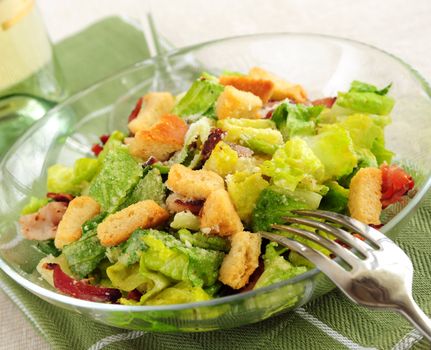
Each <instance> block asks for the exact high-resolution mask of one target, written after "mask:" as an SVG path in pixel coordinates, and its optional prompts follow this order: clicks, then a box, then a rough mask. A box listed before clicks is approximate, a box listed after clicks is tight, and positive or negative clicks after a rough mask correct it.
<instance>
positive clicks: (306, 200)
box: [252, 186, 322, 232]
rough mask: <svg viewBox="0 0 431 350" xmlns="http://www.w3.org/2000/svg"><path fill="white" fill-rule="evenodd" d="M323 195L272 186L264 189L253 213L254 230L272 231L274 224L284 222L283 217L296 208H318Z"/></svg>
mask: <svg viewBox="0 0 431 350" xmlns="http://www.w3.org/2000/svg"><path fill="white" fill-rule="evenodd" d="M321 198H322V196H320V195H318V194H317V193H314V192H305V191H295V192H290V191H286V190H284V189H280V188H277V187H275V186H270V187H267V188H266V189H264V190H263V191H262V192H261V194H260V196H259V199H258V200H257V202H256V207H255V209H254V211H253V214H252V228H253V232H258V231H270V230H271V225H272V224H280V223H283V222H284V221H283V217H284V216H289V215H291V212H292V210H295V209H317V208H318V207H319V204H320V199H321Z"/></svg>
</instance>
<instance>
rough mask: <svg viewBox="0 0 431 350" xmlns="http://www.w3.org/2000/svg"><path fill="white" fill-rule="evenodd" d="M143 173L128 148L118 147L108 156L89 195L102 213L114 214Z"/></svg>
mask: <svg viewBox="0 0 431 350" xmlns="http://www.w3.org/2000/svg"><path fill="white" fill-rule="evenodd" d="M142 171H143V170H142V167H141V166H140V165H139V163H138V162H137V161H136V160H135V159H134V158H133V157H132V156H131V155H130V154H129V152H128V150H127V148H125V147H117V148H115V149H113V150H112V151H111V152H109V153H108V154H107V155H106V158H105V160H104V162H103V164H102V168H101V169H100V172H99V173H98V174H97V176H96V177H95V178H94V179H93V181H92V182H91V184H90V188H89V191H88V192H89V195H90V196H91V197H93V198H94V199H95V200H96V201H97V202H98V203H99V204H100V206H101V208H102V211H106V212H108V213H112V212H114V211H115V210H117V209H118V208H119V207H120V206H121V204H123V203H124V201H125V200H126V196H127V195H128V193H129V192H130V191H131V190H132V189H133V188H134V187H135V185H136V184H137V182H138V181H139V179H140V178H141V176H142Z"/></svg>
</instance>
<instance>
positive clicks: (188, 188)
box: [166, 164, 224, 199]
mask: <svg viewBox="0 0 431 350" xmlns="http://www.w3.org/2000/svg"><path fill="white" fill-rule="evenodd" d="M166 186H167V187H168V188H169V189H170V190H171V191H173V192H176V193H179V194H181V195H183V196H184V197H186V198H191V199H206V198H207V197H208V196H209V195H210V193H211V192H213V191H215V190H218V189H224V181H223V178H222V177H221V176H220V175H218V174H216V173H215V172H213V171H208V170H192V169H189V168H187V167H185V166H184V165H181V164H174V165H173V166H172V167H171V169H170V171H169V175H168V180H167V181H166Z"/></svg>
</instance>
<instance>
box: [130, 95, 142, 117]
mask: <svg viewBox="0 0 431 350" xmlns="http://www.w3.org/2000/svg"><path fill="white" fill-rule="evenodd" d="M142 101H143V98H142V97H141V98H140V99H139V100H138V102H136V105H135V108H133V111H132V112H131V113H130V115H129V118H128V119H127V121H128V122H129V123H130V122H131V121H132V120H133V119H135V118H136V117H137V116H138V114H139V111H140V110H141V108H142Z"/></svg>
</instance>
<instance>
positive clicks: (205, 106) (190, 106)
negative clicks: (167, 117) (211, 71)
mask: <svg viewBox="0 0 431 350" xmlns="http://www.w3.org/2000/svg"><path fill="white" fill-rule="evenodd" d="M223 89H224V86H223V85H220V84H219V83H217V82H215V81H214V80H213V79H198V80H196V81H195V82H194V83H193V84H192V86H191V87H190V89H189V90H188V91H187V93H186V94H185V95H184V96H183V98H181V100H180V101H179V102H178V103H177V104H176V106H175V107H174V110H173V113H174V114H176V115H179V116H180V117H185V116H189V115H194V114H201V115H203V114H204V113H205V112H207V111H208V110H209V109H210V108H211V107H212V106H213V105H214V104H215V102H216V101H217V98H218V97H219V95H220V94H221V92H222V91H223Z"/></svg>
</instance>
